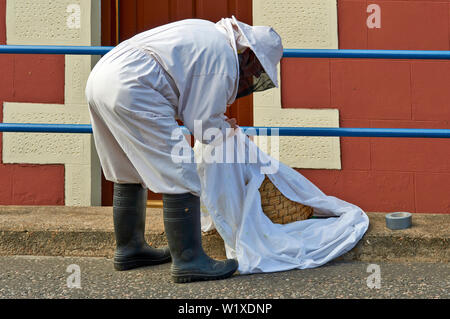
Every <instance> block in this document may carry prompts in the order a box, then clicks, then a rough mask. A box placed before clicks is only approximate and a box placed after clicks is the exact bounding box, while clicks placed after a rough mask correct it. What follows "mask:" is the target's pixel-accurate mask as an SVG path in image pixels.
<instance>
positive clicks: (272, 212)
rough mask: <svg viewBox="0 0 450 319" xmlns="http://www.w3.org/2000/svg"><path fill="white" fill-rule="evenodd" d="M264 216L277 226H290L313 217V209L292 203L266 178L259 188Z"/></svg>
mask: <svg viewBox="0 0 450 319" xmlns="http://www.w3.org/2000/svg"><path fill="white" fill-rule="evenodd" d="M259 192H260V194H261V206H262V209H263V212H264V214H266V216H267V217H269V219H270V220H271V221H272V222H273V223H277V224H288V223H292V222H296V221H299V220H305V219H308V218H310V217H311V216H312V214H313V209H312V207H309V206H305V205H302V204H300V203H297V202H294V201H291V200H289V199H287V198H286V197H284V195H283V194H282V193H281V192H280V191H279V190H278V189H277V188H276V187H275V185H273V184H272V182H271V181H270V179H269V178H268V177H267V176H266V177H265V179H264V181H263V182H262V184H261V187H260V188H259Z"/></svg>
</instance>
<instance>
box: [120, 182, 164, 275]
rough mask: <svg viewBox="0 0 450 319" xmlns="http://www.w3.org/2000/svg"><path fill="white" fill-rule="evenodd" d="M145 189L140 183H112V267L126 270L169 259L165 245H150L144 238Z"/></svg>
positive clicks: (160, 262)
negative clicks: (161, 246) (113, 234)
mask: <svg viewBox="0 0 450 319" xmlns="http://www.w3.org/2000/svg"><path fill="white" fill-rule="evenodd" d="M146 207H147V189H145V188H143V187H142V186H141V185H140V184H117V183H114V196H113V214H114V233H115V236H116V251H115V254H114V268H115V269H116V270H128V269H133V268H137V267H141V266H149V265H157V264H162V263H166V262H169V261H170V260H171V256H170V251H169V248H168V247H164V248H161V249H157V248H152V247H150V246H149V245H148V244H147V242H146V241H145V238H144V232H145V212H146Z"/></svg>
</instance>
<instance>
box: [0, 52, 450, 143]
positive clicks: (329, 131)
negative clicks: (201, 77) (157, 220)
mask: <svg viewBox="0 0 450 319" xmlns="http://www.w3.org/2000/svg"><path fill="white" fill-rule="evenodd" d="M112 48H113V47H100V46H53V45H0V54H73V55H104V54H106V53H107V52H109V51H110V50H111V49H112ZM283 57H286V58H366V59H367V58H368V59H445V60H450V51H421V50H317V49H285V50H284V52H283ZM251 128H253V127H243V129H245V130H246V131H247V133H248V134H249V135H254V134H255V132H256V134H260V132H267V133H269V134H270V133H274V131H272V129H277V131H278V135H279V136H355V137H425V138H450V130H448V129H406V128H324V127H254V129H255V130H254V131H251V130H249V129H251ZM182 129H183V130H184V131H185V132H186V133H188V132H187V130H186V128H185V127H183V128H182ZM262 130H264V131H262ZM0 132H35V133H36V132H40V133H92V127H91V125H88V124H25V123H23V124H22V123H0ZM263 134H265V133H263Z"/></svg>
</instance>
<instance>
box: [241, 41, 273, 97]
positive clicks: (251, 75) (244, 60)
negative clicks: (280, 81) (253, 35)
mask: <svg viewBox="0 0 450 319" xmlns="http://www.w3.org/2000/svg"><path fill="white" fill-rule="evenodd" d="M238 59H239V88H238V93H237V96H236V98H241V97H244V96H247V95H250V94H252V93H253V92H261V91H265V90H268V89H271V88H274V87H275V84H274V83H273V82H272V80H271V79H270V77H269V75H268V74H267V73H266V71H265V70H264V68H263V67H262V65H261V63H260V62H259V60H258V58H257V57H256V56H255V54H254V53H253V52H252V51H251V50H250V49H247V50H246V51H245V52H244V53H239V54H238Z"/></svg>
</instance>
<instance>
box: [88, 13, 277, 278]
mask: <svg viewBox="0 0 450 319" xmlns="http://www.w3.org/2000/svg"><path fill="white" fill-rule="evenodd" d="M282 54H283V47H282V44H281V38H280V36H279V35H278V34H277V33H276V32H275V31H274V30H273V29H272V28H270V27H265V26H255V27H252V26H249V25H247V24H245V23H242V22H239V21H237V20H236V19H235V18H234V17H232V18H227V19H222V20H221V21H219V22H218V23H216V24H214V23H212V22H209V21H205V20H197V19H190V20H183V21H178V22H174V23H170V24H167V25H164V26H161V27H157V28H155V29H151V30H149V31H146V32H143V33H140V34H138V35H136V36H134V37H133V38H131V39H129V40H126V41H124V42H122V43H120V44H119V45H118V46H117V47H115V48H114V49H113V50H111V51H110V52H109V53H108V54H106V55H105V56H104V57H103V58H102V59H101V60H100V61H99V62H98V63H97V65H96V66H95V67H94V69H93V70H92V72H91V74H90V76H89V79H88V82H87V87H86V97H87V99H88V103H89V110H90V114H91V121H92V127H93V133H94V140H95V145H96V148H97V151H98V155H99V158H100V162H101V165H102V169H103V172H104V175H105V178H106V179H107V180H109V181H112V182H114V195H113V196H114V200H113V211H114V229H115V237H116V251H115V256H114V266H115V268H116V269H117V270H126V269H131V268H135V267H139V266H146V265H152V264H159V263H164V262H169V261H170V260H171V259H172V267H171V272H172V278H173V280H174V281H175V282H189V281H196V280H210V279H221V278H227V277H230V276H231V275H232V274H233V273H234V272H235V271H236V269H237V268H238V263H237V261H236V260H234V259H229V260H225V261H217V260H213V259H211V258H210V257H209V256H207V255H206V254H205V252H204V251H203V248H202V244H201V227H200V200H199V196H200V194H201V183H200V179H199V177H198V174H197V170H196V164H195V160H194V155H193V151H192V149H191V148H190V146H189V144H188V143H187V141H186V140H185V139H184V135H183V132H182V131H181V129H180V127H179V126H178V124H177V121H176V120H177V119H180V120H182V121H183V123H184V125H185V126H186V127H187V128H188V129H189V131H190V132H191V133H194V122H196V121H200V122H199V123H200V124H201V127H202V130H201V132H200V133H199V134H195V138H196V139H197V140H198V141H200V142H202V143H208V142H209V141H206V140H204V139H203V131H204V130H207V129H209V128H216V129H219V130H221V131H222V132H225V131H226V129H227V128H230V127H236V122H235V120H234V119H228V118H227V117H226V116H225V115H224V113H225V112H226V109H227V106H228V105H230V104H232V103H233V102H234V101H235V99H236V98H240V97H243V96H246V95H249V94H251V93H252V92H254V91H263V90H266V89H269V88H272V87H275V86H277V69H276V65H277V64H278V63H279V61H280V59H281V57H282ZM180 143H185V144H186V145H185V146H186V148H190V152H189V154H185V153H183V154H181V155H180V154H177V153H176V152H175V153H174V152H173V149H174V147H175V146H176V145H177V147H179V145H180ZM147 188H148V189H150V190H152V191H153V192H156V193H162V194H163V211H164V213H163V214H164V227H165V233H166V236H167V241H168V244H169V247H168V248H167V247H166V248H161V249H156V248H153V247H150V246H149V245H148V244H147V243H146V242H145V239H144V226H145V208H146V198H147V196H146V194H147Z"/></svg>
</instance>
